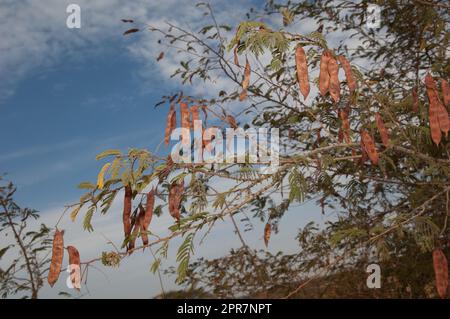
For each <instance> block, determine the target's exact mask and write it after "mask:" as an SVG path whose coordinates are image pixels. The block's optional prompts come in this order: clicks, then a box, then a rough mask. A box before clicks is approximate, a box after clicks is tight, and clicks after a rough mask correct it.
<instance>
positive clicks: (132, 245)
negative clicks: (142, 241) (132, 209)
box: [127, 205, 145, 254]
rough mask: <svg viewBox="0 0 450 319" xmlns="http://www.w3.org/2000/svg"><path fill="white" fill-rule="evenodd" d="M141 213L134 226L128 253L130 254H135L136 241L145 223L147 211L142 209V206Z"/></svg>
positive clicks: (140, 206)
mask: <svg viewBox="0 0 450 319" xmlns="http://www.w3.org/2000/svg"><path fill="white" fill-rule="evenodd" d="M138 208H139V212H138V213H137V215H136V216H135V218H134V223H133V224H134V225H133V231H132V233H131V237H130V240H129V242H128V247H127V251H129V252H130V254H131V253H132V252H133V250H134V248H135V247H136V239H137V238H138V236H139V235H140V232H141V229H142V224H143V222H144V218H145V209H144V207H142V205H139V207H138Z"/></svg>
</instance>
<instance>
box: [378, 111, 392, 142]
mask: <svg viewBox="0 0 450 319" xmlns="http://www.w3.org/2000/svg"><path fill="white" fill-rule="evenodd" d="M375 118H376V122H377V128H378V131H379V132H380V136H381V141H382V142H383V145H384V146H385V147H388V146H389V134H388V131H387V129H386V126H385V125H384V122H383V118H382V117H381V115H380V113H376V114H375Z"/></svg>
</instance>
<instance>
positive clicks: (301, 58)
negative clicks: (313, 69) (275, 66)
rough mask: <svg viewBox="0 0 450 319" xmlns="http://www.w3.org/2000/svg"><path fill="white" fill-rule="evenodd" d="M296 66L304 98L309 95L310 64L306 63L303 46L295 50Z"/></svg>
mask: <svg viewBox="0 0 450 319" xmlns="http://www.w3.org/2000/svg"><path fill="white" fill-rule="evenodd" d="M295 65H296V68H297V80H298V85H299V86H300V92H302V94H303V98H304V99H305V100H306V98H307V97H308V95H309V90H310V87H309V78H308V63H307V61H306V54H305V50H304V49H303V47H301V46H297V48H296V49H295Z"/></svg>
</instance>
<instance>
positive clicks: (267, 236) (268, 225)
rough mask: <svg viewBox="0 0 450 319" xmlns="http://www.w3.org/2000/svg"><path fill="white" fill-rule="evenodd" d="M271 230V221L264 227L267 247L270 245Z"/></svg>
mask: <svg viewBox="0 0 450 319" xmlns="http://www.w3.org/2000/svg"><path fill="white" fill-rule="evenodd" d="M271 232H272V226H271V225H270V223H267V224H266V226H265V227H264V244H265V245H266V247H267V246H268V245H269V240H270V234H271Z"/></svg>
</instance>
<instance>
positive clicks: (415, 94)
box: [412, 86, 419, 113]
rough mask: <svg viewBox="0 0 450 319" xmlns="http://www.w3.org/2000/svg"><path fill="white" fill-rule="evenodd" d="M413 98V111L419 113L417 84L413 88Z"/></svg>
mask: <svg viewBox="0 0 450 319" xmlns="http://www.w3.org/2000/svg"><path fill="white" fill-rule="evenodd" d="M412 98H413V112H414V113H417V111H419V96H418V94H417V86H415V87H413V89H412Z"/></svg>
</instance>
